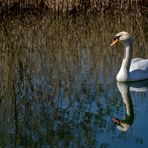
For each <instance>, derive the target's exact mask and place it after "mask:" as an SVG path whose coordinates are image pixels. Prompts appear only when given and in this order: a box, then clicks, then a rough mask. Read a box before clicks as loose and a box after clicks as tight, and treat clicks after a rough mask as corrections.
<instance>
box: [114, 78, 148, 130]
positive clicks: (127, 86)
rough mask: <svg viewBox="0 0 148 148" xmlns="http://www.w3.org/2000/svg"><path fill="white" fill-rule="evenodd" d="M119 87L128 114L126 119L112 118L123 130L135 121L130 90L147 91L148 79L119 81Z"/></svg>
mask: <svg viewBox="0 0 148 148" xmlns="http://www.w3.org/2000/svg"><path fill="white" fill-rule="evenodd" d="M117 86H118V89H119V91H120V93H121V96H122V99H123V102H124V104H125V106H126V116H125V119H124V120H120V119H118V118H115V117H113V118H112V120H113V121H114V122H115V124H116V125H117V128H118V129H119V130H121V131H127V130H128V128H129V127H130V126H131V124H132V123H133V121H134V110H133V104H132V98H131V95H130V91H136V92H146V91H148V81H141V82H134V83H121V82H117Z"/></svg>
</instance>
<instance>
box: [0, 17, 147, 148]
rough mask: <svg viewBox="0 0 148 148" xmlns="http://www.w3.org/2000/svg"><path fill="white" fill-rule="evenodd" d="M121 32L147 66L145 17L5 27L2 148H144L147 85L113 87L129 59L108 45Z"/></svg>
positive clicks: (13, 22)
mask: <svg viewBox="0 0 148 148" xmlns="http://www.w3.org/2000/svg"><path fill="white" fill-rule="evenodd" d="M122 30H125V31H128V32H130V33H131V34H132V35H133V38H134V55H133V57H137V56H141V57H144V58H148V18H146V17H144V16H141V15H140V14H131V15H127V14H126V15H123V16H121V15H120V16H118V15H100V16H89V17H88V16H84V15H82V16H79V17H76V18H74V17H70V16H69V17H60V16H59V17H52V16H50V15H48V14H45V15H44V16H41V17H39V16H34V15H32V14H28V15H26V16H22V17H20V16H16V17H12V18H6V19H4V20H3V21H1V22H0V147H43V148H44V147H45V148H46V147H47V148H48V147H49V148H53V147H58V148H66V147H68V148H79V147H80V148H83V147H84V148H87V147H88V148H125V147H126V148H128V147H130V148H131V147H134V148H146V147H147V146H148V140H147V137H148V115H147V114H148V91H147V90H148V83H147V81H145V83H146V84H120V83H119V84H118V85H117V84H116V80H115V77H116V74H117V72H118V70H119V68H120V64H121V61H122V58H123V54H124V53H123V50H122V48H123V47H122V45H117V46H116V47H114V48H111V47H110V43H111V42H112V40H113V37H114V35H115V34H116V33H118V32H120V31H122ZM139 85H140V86H139ZM135 88H137V89H136V90H135ZM133 90H134V91H133ZM139 91H140V92H139ZM141 91H142V92H141ZM112 117H115V118H119V119H121V120H122V123H123V125H122V126H117V125H116V124H114V122H113V121H112Z"/></svg>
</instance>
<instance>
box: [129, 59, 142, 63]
mask: <svg viewBox="0 0 148 148" xmlns="http://www.w3.org/2000/svg"><path fill="white" fill-rule="evenodd" d="M140 60H144V59H143V58H134V59H132V61H131V64H134V63H136V62H138V61H140Z"/></svg>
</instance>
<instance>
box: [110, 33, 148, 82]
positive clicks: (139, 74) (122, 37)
mask: <svg viewBox="0 0 148 148" xmlns="http://www.w3.org/2000/svg"><path fill="white" fill-rule="evenodd" d="M117 42H122V43H123V45H124V52H125V57H124V59H123V61H122V65H121V68H120V70H119V72H118V74H117V77H116V79H117V81H119V82H129V81H140V80H145V79H148V59H142V58H134V59H132V52H133V40H132V36H131V35H130V34H129V33H128V32H125V31H123V32H119V33H118V34H117V35H116V36H115V38H114V41H113V43H112V44H111V46H113V45H115V44H116V43H117Z"/></svg>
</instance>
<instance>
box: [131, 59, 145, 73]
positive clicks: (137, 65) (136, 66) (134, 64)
mask: <svg viewBox="0 0 148 148" xmlns="http://www.w3.org/2000/svg"><path fill="white" fill-rule="evenodd" d="M134 70H136V71H137V70H139V71H140V70H142V71H145V72H146V71H147V72H148V59H142V58H135V59H133V60H132V61H131V66H130V72H132V71H134Z"/></svg>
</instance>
